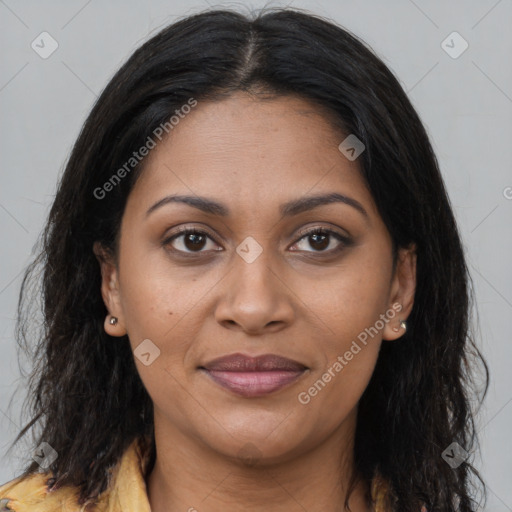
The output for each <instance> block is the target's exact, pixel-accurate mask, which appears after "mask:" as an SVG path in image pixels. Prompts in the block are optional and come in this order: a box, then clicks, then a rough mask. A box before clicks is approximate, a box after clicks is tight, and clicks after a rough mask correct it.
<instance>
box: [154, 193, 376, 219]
mask: <svg viewBox="0 0 512 512" xmlns="http://www.w3.org/2000/svg"><path fill="white" fill-rule="evenodd" d="M169 203H183V204H187V205H189V206H192V207H194V208H197V209H198V210H201V211H203V212H205V213H211V214H213V215H218V216H220V217H227V216H229V214H230V212H229V208H228V207H227V206H225V205H223V204H222V203H219V202H217V201H214V200H213V199H210V198H207V197H200V196H189V195H170V196H166V197H164V198H162V199H160V200H159V201H157V202H156V203H155V204H154V205H153V206H151V207H150V208H149V209H148V211H147V212H146V217H147V216H148V215H149V214H151V213H152V212H154V211H155V210H157V209H158V208H161V207H162V206H164V205H166V204H169ZM331 203H344V204H347V205H349V206H352V207H353V208H355V209H356V210H357V211H358V212H359V213H361V214H362V215H363V216H364V217H366V219H369V215H368V212H367V211H366V210H365V209H364V207H363V205H362V204H361V203H360V202H359V201H356V200H355V199H353V198H351V197H348V196H345V195H342V194H338V193H336V192H333V193H330V194H320V195H315V196H307V197H301V198H299V199H294V200H292V201H289V202H287V203H284V204H282V205H281V206H280V207H279V211H280V213H281V215H282V216H283V217H291V216H293V215H297V214H299V213H302V212H305V211H308V210H312V209H313V208H317V207H318V206H322V205H326V204H331Z"/></svg>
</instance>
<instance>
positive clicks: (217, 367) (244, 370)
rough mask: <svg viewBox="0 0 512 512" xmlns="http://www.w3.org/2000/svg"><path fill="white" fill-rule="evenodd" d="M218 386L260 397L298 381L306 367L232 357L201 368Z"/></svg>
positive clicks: (268, 357)
mask: <svg viewBox="0 0 512 512" xmlns="http://www.w3.org/2000/svg"><path fill="white" fill-rule="evenodd" d="M200 369H201V370H202V371H204V372H206V373H207V374H208V376H209V377H210V378H211V379H212V380H213V381H215V382H216V383H217V384H219V385H220V386H222V387H224V388H226V389H229V390H230V391H233V392H234V393H236V394H238V395H242V396H245V397H256V396H262V395H266V394H269V393H272V392H274V391H277V390H278V389H281V388H283V387H285V386H286V385H288V384H290V383H291V382H293V381H295V380H296V379H298V378H299V377H300V376H301V375H302V374H303V373H304V372H305V371H306V370H307V367H306V366H304V365H303V364H300V363H298V362H296V361H293V360H291V359H287V358H285V357H281V356H277V355H274V354H264V355H261V356H258V357H251V356H245V355H243V354H232V355H229V356H225V357H221V358H218V359H215V360H214V361H211V362H210V363H207V364H206V365H204V366H201V367H200Z"/></svg>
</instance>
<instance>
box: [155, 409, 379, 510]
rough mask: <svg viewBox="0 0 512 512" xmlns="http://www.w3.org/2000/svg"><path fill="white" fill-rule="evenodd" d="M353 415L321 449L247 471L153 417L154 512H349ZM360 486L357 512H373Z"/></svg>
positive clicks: (354, 500) (354, 504) (353, 502)
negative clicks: (282, 511)
mask: <svg viewBox="0 0 512 512" xmlns="http://www.w3.org/2000/svg"><path fill="white" fill-rule="evenodd" d="M355 420H356V411H354V413H353V414H351V415H350V416H349V417H348V418H347V419H346V421H345V422H343V424H342V425H341V426H340V428H339V429H338V430H337V431H336V432H334V433H333V434H332V435H331V436H330V437H329V438H328V439H326V440H325V441H324V442H323V443H322V445H321V446H314V447H309V449H303V450H302V452H301V453H300V454H298V455H295V456H294V455H290V456H288V457H287V458H286V459H284V458H282V459H281V460H280V461H279V462H275V461H274V462H272V463H265V461H263V460H261V461H259V462H258V464H244V463H242V462H240V461H239V460H234V459H233V458H229V457H227V456H226V455H224V454H219V453H218V452H215V451H213V450H212V449H211V448H210V447H208V446H205V445H202V444H200V443H199V442H198V440H197V439H195V438H192V437H191V436H187V435H186V433H183V432H180V431H179V430H177V429H176V428H175V427H173V426H172V425H170V424H169V423H167V422H165V419H164V418H162V417H159V414H158V412H156V411H155V443H156V448H157V453H156V459H155V464H154V467H153V468H152V470H151V472H150V474H149V475H148V476H147V489H148V498H149V502H150V505H151V510H152V512H174V511H187V512H221V511H222V512H238V511H239V510H243V509H246V508H247V509H250V510H252V511H254V512H268V511H273V510H287V511H290V512H294V511H297V512H299V511H300V512H304V510H307V511H308V512H320V511H325V510H329V511H335V512H342V511H345V510H346V509H345V507H344V503H345V498H346V495H347V492H348V488H349V484H350V476H351V474H352V471H353V433H354V432H355ZM366 494H367V488H366V486H365V485H364V484H363V483H362V482H360V483H358V484H357V485H356V487H355V488H354V490H353V491H352V493H351V496H350V501H349V504H350V509H351V511H352V512H368V511H369V510H371V507H369V504H368V503H367V501H366Z"/></svg>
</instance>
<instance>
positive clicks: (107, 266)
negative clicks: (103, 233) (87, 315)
mask: <svg viewBox="0 0 512 512" xmlns="http://www.w3.org/2000/svg"><path fill="white" fill-rule="evenodd" d="M93 252H94V254H95V256H96V259H97V260H98V263H99V264H100V269H101V296H102V297H103V302H104V303H105V306H106V308H107V309H108V312H109V314H108V315H107V316H106V318H105V324H104V325H105V332H106V333H107V334H109V335H110V336H124V335H125V334H126V327H125V321H124V314H123V309H122V306H121V298H120V294H119V280H118V270H117V266H116V264H115V261H114V258H113V256H112V254H111V253H110V252H109V251H107V250H106V249H105V248H104V247H103V246H102V245H101V244H100V243H99V242H94V244H93ZM112 317H116V318H117V323H116V324H115V325H113V324H111V323H110V319H111V318H112Z"/></svg>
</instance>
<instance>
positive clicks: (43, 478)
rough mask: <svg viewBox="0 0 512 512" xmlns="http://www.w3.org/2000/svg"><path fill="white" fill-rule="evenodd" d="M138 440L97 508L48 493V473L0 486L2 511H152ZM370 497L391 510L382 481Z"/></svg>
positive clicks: (72, 492) (70, 492)
mask: <svg viewBox="0 0 512 512" xmlns="http://www.w3.org/2000/svg"><path fill="white" fill-rule="evenodd" d="M138 441H139V440H138V439H136V440H134V441H133V443H132V444H131V445H130V446H129V447H128V448H127V450H126V451H125V453H124V454H123V456H122V457H121V460H120V461H119V463H118V464H117V465H116V466H115V468H114V469H113V472H112V478H111V481H110V484H109V486H108V488H107V489H105V490H104V491H103V492H102V493H101V494H100V495H99V497H98V502H97V504H96V506H95V507H93V508H91V507H89V508H86V504H84V505H82V506H80V505H78V499H77V498H78V488H75V487H71V486H63V487H60V488H58V489H56V490H54V491H48V487H47V482H48V480H49V479H50V477H51V475H50V474H49V473H48V472H47V473H34V474H31V475H29V476H28V477H26V478H21V477H18V478H15V479H14V480H11V481H10V482H7V483H5V484H3V485H2V486H0V512H9V511H13V512H151V509H150V506H149V501H148V496H147V493H146V483H145V481H144V475H145V469H146V464H147V462H148V459H149V457H148V456H147V454H145V453H144V452H143V451H142V449H141V446H140V444H139V442H138ZM371 494H372V498H373V500H374V502H375V508H374V510H375V512H389V511H390V510H391V509H390V507H389V505H387V500H388V492H387V487H386V485H385V483H384V481H383V480H382V479H380V478H375V479H374V480H373V482H372V487H371Z"/></svg>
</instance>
